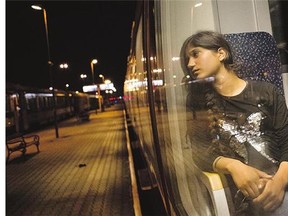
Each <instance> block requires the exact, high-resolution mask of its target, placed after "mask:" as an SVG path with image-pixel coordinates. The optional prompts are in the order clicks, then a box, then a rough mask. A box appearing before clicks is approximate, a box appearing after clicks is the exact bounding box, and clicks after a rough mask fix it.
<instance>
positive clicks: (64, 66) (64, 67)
mask: <svg viewBox="0 0 288 216" xmlns="http://www.w3.org/2000/svg"><path fill="white" fill-rule="evenodd" d="M59 67H60V68H61V69H68V67H69V65H68V64H67V63H63V64H60V65H59Z"/></svg>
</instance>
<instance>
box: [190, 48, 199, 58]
mask: <svg viewBox="0 0 288 216" xmlns="http://www.w3.org/2000/svg"><path fill="white" fill-rule="evenodd" d="M190 55H191V57H193V58H197V57H198V56H199V51H197V50H193V51H192V52H191V53H190Z"/></svg>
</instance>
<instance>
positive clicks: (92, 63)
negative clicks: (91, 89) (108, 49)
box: [90, 59, 98, 85]
mask: <svg viewBox="0 0 288 216" xmlns="http://www.w3.org/2000/svg"><path fill="white" fill-rule="evenodd" d="M97 62H98V61H97V59H93V60H92V61H91V63H90V65H91V73H92V84H93V85H94V84H95V81H94V65H95V64H97Z"/></svg>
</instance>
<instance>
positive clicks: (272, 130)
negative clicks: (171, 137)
mask: <svg viewBox="0 0 288 216" xmlns="http://www.w3.org/2000/svg"><path fill="white" fill-rule="evenodd" d="M206 99H207V106H208V109H209V110H208V115H209V121H210V122H211V126H210V135H211V142H210V143H208V144H207V146H203V144H201V146H197V143H196V146H194V151H193V152H194V154H193V159H194V160H195V162H196V164H197V165H198V166H199V167H200V168H202V169H203V170H206V171H212V170H213V167H212V165H213V162H214V160H215V159H216V158H217V157H218V156H227V157H231V158H236V159H239V160H241V161H243V162H244V163H247V164H250V165H252V166H254V167H257V168H258V169H262V168H263V169H265V168H267V167H269V166H270V165H271V166H273V165H276V166H277V165H278V164H279V163H280V162H281V161H288V110H287V106H286V103H285V98H284V97H283V95H281V94H280V93H278V91H277V89H276V88H275V87H274V86H273V85H272V84H271V83H267V82H260V81H247V85H246V87H245V89H244V90H243V91H242V92H241V93H240V94H239V95H237V96H233V97H225V96H221V95H219V94H218V93H217V92H215V91H214V90H212V89H210V90H208V92H207V93H206ZM210 135H209V136H210ZM203 148H206V150H205V151H203ZM199 149H201V152H199ZM262 159H263V160H262ZM261 161H262V162H261ZM266 162H267V163H266ZM263 169H262V170H263ZM267 169H270V168H267ZM263 171H266V170H263Z"/></svg>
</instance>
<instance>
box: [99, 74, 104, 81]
mask: <svg viewBox="0 0 288 216" xmlns="http://www.w3.org/2000/svg"><path fill="white" fill-rule="evenodd" d="M99 77H100V78H102V81H103V83H104V80H105V78H104V76H103V75H102V74H99Z"/></svg>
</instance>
